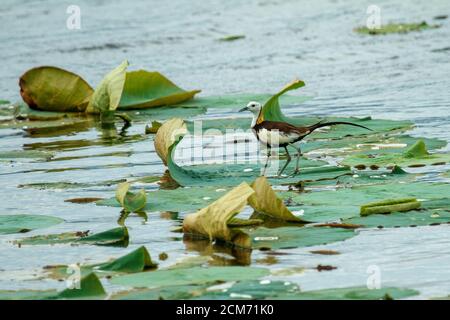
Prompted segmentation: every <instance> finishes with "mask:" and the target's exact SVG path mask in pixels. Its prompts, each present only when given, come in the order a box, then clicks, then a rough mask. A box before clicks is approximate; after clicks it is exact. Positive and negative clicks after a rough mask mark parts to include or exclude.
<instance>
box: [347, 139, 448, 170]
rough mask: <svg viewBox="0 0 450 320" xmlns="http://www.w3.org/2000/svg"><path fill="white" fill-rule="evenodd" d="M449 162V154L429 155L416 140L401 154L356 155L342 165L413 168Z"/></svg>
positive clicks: (420, 141) (422, 144)
mask: <svg viewBox="0 0 450 320" xmlns="http://www.w3.org/2000/svg"><path fill="white" fill-rule="evenodd" d="M449 161H450V154H449V153H432V154H431V153H429V152H428V150H427V147H426V145H425V142H424V141H423V140H418V141H417V142H416V143H415V144H414V145H412V146H411V147H410V148H409V149H407V150H405V151H404V152H403V153H387V154H356V155H350V156H348V157H346V158H345V159H344V160H343V161H342V164H344V165H349V166H355V165H360V164H363V165H366V166H368V165H377V166H389V165H391V166H392V165H398V166H415V165H430V164H437V163H444V164H445V163H447V162H449Z"/></svg>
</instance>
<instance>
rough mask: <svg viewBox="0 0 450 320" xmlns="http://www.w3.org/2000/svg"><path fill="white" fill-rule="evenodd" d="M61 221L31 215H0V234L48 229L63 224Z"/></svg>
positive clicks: (54, 218)
mask: <svg viewBox="0 0 450 320" xmlns="http://www.w3.org/2000/svg"><path fill="white" fill-rule="evenodd" d="M63 221H64V220H63V219H60V218H56V217H51V216H43V215H31V214H16V215H0V234H10V233H24V232H29V231H31V230H35V229H41V228H48V227H51V226H54V225H56V224H59V223H61V222H63Z"/></svg>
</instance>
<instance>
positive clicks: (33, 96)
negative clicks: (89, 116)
mask: <svg viewBox="0 0 450 320" xmlns="http://www.w3.org/2000/svg"><path fill="white" fill-rule="evenodd" d="M19 85H20V95H21V96H22V99H23V100H24V101H25V102H26V103H27V104H28V105H29V106H30V107H31V108H33V109H37V110H43V111H60V112H83V111H84V110H85V109H86V107H87V105H88V104H89V100H90V99H91V96H92V94H93V93H94V90H93V89H92V88H91V86H90V85H89V84H88V83H87V82H86V81H85V80H84V79H83V78H81V77H80V76H78V75H76V74H74V73H72V72H69V71H66V70H63V69H60V68H56V67H38V68H33V69H31V70H28V71H27V72H25V73H24V74H23V75H22V76H21V77H20V81H19Z"/></svg>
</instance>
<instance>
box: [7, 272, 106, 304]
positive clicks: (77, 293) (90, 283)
mask: <svg viewBox="0 0 450 320" xmlns="http://www.w3.org/2000/svg"><path fill="white" fill-rule="evenodd" d="M105 297H106V292H105V289H104V288H103V286H102V284H101V282H100V280H99V279H98V278H97V276H96V275H95V274H93V273H90V274H87V275H84V276H82V278H81V280H80V283H79V287H77V286H76V284H75V286H74V288H73V289H69V288H68V289H65V290H63V291H61V292H57V291H56V290H42V291H37V290H36V291H34V290H18V291H13V290H0V299H1V300H66V299H77V300H81V299H103V298H105Z"/></svg>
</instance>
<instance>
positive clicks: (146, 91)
mask: <svg viewBox="0 0 450 320" xmlns="http://www.w3.org/2000/svg"><path fill="white" fill-rule="evenodd" d="M199 92H200V90H193V91H185V90H183V89H181V88H179V87H178V86H176V85H175V84H174V83H173V82H171V81H170V80H169V79H167V78H166V77H164V76H163V75H162V74H160V73H159V72H149V71H145V70H139V71H132V72H127V74H126V80H125V86H124V89H123V94H122V98H121V100H120V105H119V109H143V108H152V107H159V106H168V105H175V104H178V103H180V102H183V101H186V100H189V99H192V98H193V97H194V95H195V94H197V93H199Z"/></svg>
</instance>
